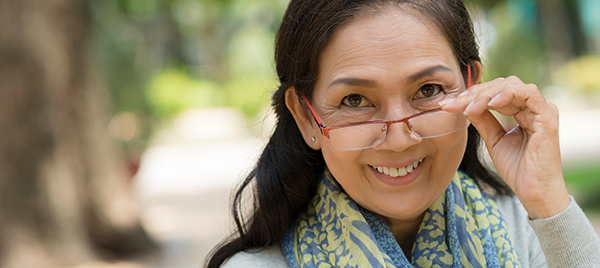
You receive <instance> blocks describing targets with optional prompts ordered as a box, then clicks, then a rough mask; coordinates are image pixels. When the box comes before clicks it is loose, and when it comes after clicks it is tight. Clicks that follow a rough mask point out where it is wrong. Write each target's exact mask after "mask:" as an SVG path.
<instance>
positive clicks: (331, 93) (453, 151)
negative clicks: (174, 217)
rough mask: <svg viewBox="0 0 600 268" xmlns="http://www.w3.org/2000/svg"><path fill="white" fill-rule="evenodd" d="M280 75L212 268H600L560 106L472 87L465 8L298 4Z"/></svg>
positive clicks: (282, 38)
mask: <svg viewBox="0 0 600 268" xmlns="http://www.w3.org/2000/svg"><path fill="white" fill-rule="evenodd" d="M276 62H277V73H278V75H279V79H280V82H281V86H280V87H279V89H278V91H277V92H276V93H275V95H274V97H273V106H274V107H275V112H276V114H277V118H278V122H277V126H276V129H275V132H274V133H273V136H272V137H271V139H270V141H269V143H268V144H267V146H266V148H265V149H264V151H263V153H262V155H261V157H260V159H259V161H258V163H257V166H256V168H255V169H254V170H253V171H252V172H251V174H250V175H249V176H248V177H247V178H246V180H245V181H244V183H243V184H242V185H241V187H240V189H239V190H238V191H237V194H236V197H235V200H234V207H233V213H234V217H235V220H236V224H237V226H238V233H237V234H236V236H234V237H233V239H232V240H230V241H228V242H226V243H224V244H223V245H221V246H219V247H218V248H217V249H216V250H215V251H214V253H213V255H212V257H211V259H210V262H209V264H208V267H219V266H220V265H222V264H223V263H225V267H237V266H242V265H243V266H250V267H314V266H327V267H331V266H335V267H337V266H343V267H346V266H352V267H370V266H373V267H384V266H385V267H412V266H418V267H434V266H435V267H450V266H452V267H463V266H466V267H471V266H472V267H500V266H502V267H505V266H514V267H545V266H552V267H575V266H581V267H591V266H593V265H598V264H600V257H599V256H600V239H598V237H597V235H596V234H595V232H594V230H593V228H592V227H591V225H590V224H589V222H588V221H587V219H586V218H585V215H584V214H583V212H581V210H580V209H579V207H578V206H577V205H576V204H575V202H574V201H573V200H572V199H571V198H570V197H569V195H568V193H567V191H566V188H565V185H564V181H563V177H562V170H561V160H560V151H559V146H558V111H557V108H556V106H554V105H553V104H550V103H547V102H546V101H545V100H544V98H543V97H542V95H541V94H540V92H539V90H538V89H537V87H536V86H535V85H527V84H524V83H523V82H521V81H520V80H519V79H518V78H517V77H509V78H498V79H496V80H493V81H489V82H486V83H481V84H479V83H478V82H479V80H480V78H481V71H482V66H481V63H480V59H479V54H478V51H477V45H476V42H475V38H474V35H473V30H472V24H471V21H470V18H469V17H468V14H467V11H466V10H465V8H464V6H463V4H462V3H461V2H460V1H454V0H445V1H440V0H429V1H416V0H415V1H413V0H363V1H356V0H354V1H351V0H332V1H321V0H292V1H291V3H290V5H289V7H288V10H287V12H286V14H285V17H284V20H283V22H282V24H281V27H280V29H279V32H278V37H277V44H276ZM471 85H474V86H471ZM489 110H496V111H498V112H500V113H502V114H505V115H509V116H514V118H515V119H516V121H517V122H518V123H519V126H518V127H516V128H514V129H512V130H510V131H508V132H506V131H505V130H504V129H503V128H502V126H501V125H500V124H499V123H498V121H497V120H496V118H495V117H494V116H493V115H492V114H491V113H490V111H489ZM480 134H481V138H483V141H484V142H485V145H486V147H487V149H488V151H489V152H490V155H491V158H492V160H493V162H494V165H495V167H496V170H497V171H498V174H499V178H498V177H497V176H495V175H494V173H492V172H490V171H488V170H487V169H486V168H485V167H484V165H482V163H481V161H480V160H479V158H478V146H479V144H480ZM249 185H253V187H254V191H253V198H254V203H253V205H254V206H253V207H252V208H250V209H251V210H250V212H251V214H250V216H249V217H248V220H247V221H246V220H244V219H243V218H242V216H241V215H240V211H247V209H245V208H244V207H243V206H242V205H243V204H242V191H243V190H244V189H245V188H246V187H248V186H249ZM513 193H514V194H513ZM536 234H537V235H536Z"/></svg>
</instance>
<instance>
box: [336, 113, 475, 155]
mask: <svg viewBox="0 0 600 268" xmlns="http://www.w3.org/2000/svg"><path fill="white" fill-rule="evenodd" d="M408 122H409V124H410V126H411V128H410V129H411V131H410V132H409V129H408V128H407V127H406V125H404V122H399V123H395V124H391V125H390V127H389V128H390V129H393V130H392V133H390V135H414V136H413V137H414V138H421V139H426V138H435V137H440V136H443V135H447V134H450V133H453V132H455V131H457V130H459V129H461V128H463V127H464V126H465V125H466V124H467V119H466V118H465V117H464V116H463V115H462V114H457V113H449V112H446V111H442V110H440V111H437V112H432V113H426V114H422V115H419V116H416V117H414V118H411V119H409V120H408ZM395 125H397V126H396V127H393V126H395ZM403 125H404V126H403ZM390 129H388V125H387V124H386V123H368V124H360V125H354V126H348V127H342V128H335V129H331V130H330V131H329V139H330V141H331V144H332V146H333V147H334V148H336V149H338V150H359V149H366V148H371V147H374V146H377V145H379V144H381V143H383V141H384V140H385V137H386V135H388V132H390Z"/></svg>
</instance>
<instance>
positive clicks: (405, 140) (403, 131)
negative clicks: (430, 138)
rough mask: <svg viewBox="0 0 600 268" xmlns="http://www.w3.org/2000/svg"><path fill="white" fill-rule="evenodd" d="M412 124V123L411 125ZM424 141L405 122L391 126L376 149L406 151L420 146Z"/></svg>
mask: <svg viewBox="0 0 600 268" xmlns="http://www.w3.org/2000/svg"><path fill="white" fill-rule="evenodd" d="M409 124H410V123H409ZM422 140H423V139H422V138H421V137H419V136H418V135H416V134H415V133H413V131H412V130H411V128H410V127H409V126H408V125H407V124H406V123H405V122H398V123H394V124H390V125H389V127H388V129H387V132H386V136H385V139H384V140H383V142H382V143H381V144H380V145H379V146H377V147H376V148H378V149H382V150H393V151H404V150H405V149H406V148H408V147H411V146H413V145H415V144H418V143H420V142H421V141H422Z"/></svg>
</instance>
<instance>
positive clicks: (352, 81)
mask: <svg viewBox="0 0 600 268" xmlns="http://www.w3.org/2000/svg"><path fill="white" fill-rule="evenodd" d="M337 84H345V85H349V86H363V87H375V86H376V84H377V83H376V82H375V81H373V80H368V79H361V78H352V77H350V78H339V79H335V80H333V82H331V83H330V84H329V87H332V86H335V85H337Z"/></svg>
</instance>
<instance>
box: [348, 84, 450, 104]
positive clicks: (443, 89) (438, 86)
mask: <svg viewBox="0 0 600 268" xmlns="http://www.w3.org/2000/svg"><path fill="white" fill-rule="evenodd" d="M426 86H433V87H436V88H437V89H438V91H437V92H435V93H434V94H433V95H431V96H429V97H422V98H418V97H417V95H418V94H419V93H420V91H421V90H422V89H423V88H424V87H426ZM445 91H446V90H445V87H444V86H443V85H440V84H435V83H428V84H424V85H423V86H421V87H419V89H418V90H417V92H416V93H415V96H414V97H413V100H419V99H427V98H433V97H435V96H437V95H439V94H440V93H444V92H445ZM353 96H357V97H361V98H362V99H361V103H362V102H364V101H367V102H368V101H369V100H368V99H367V98H366V97H365V96H364V95H362V94H358V93H350V94H348V95H346V96H344V98H342V101H341V102H340V106H346V107H351V108H359V107H360V106H359V107H355V106H352V105H349V103H348V104H347V103H346V102H347V101H348V99H349V98H350V97H353Z"/></svg>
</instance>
